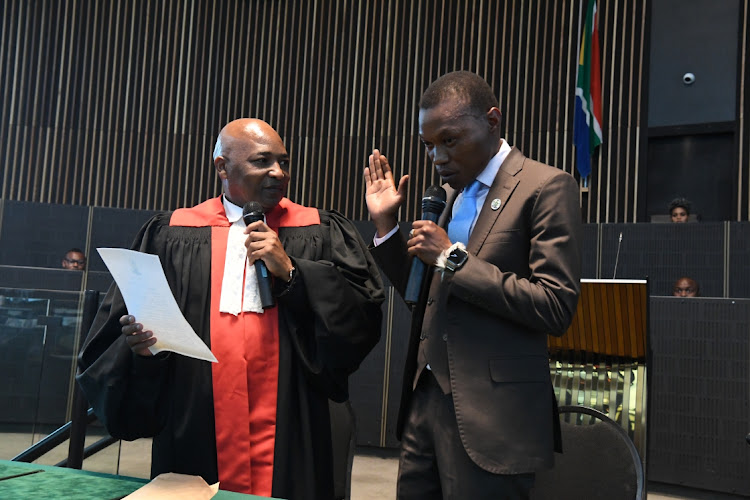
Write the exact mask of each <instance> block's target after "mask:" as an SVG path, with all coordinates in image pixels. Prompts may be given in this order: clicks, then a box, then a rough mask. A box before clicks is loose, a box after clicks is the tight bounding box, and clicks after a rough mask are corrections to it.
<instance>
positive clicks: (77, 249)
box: [65, 248, 86, 255]
mask: <svg viewBox="0 0 750 500" xmlns="http://www.w3.org/2000/svg"><path fill="white" fill-rule="evenodd" d="M71 252H77V253H81V254H83V255H86V254H85V253H83V250H81V249H80V248H71V249H70V250H68V251H67V252H65V255H68V254H69V253H71Z"/></svg>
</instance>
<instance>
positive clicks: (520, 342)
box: [372, 148, 581, 474]
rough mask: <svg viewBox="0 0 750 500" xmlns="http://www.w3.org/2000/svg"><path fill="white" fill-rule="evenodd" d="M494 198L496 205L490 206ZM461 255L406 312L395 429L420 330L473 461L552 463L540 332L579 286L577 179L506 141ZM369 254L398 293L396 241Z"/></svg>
mask: <svg viewBox="0 0 750 500" xmlns="http://www.w3.org/2000/svg"><path fill="white" fill-rule="evenodd" d="M444 187H445V188H446V192H447V194H448V203H447V206H446V209H445V211H444V213H443V215H442V217H441V219H440V221H439V222H438V223H439V224H440V225H441V226H442V227H447V222H448V219H449V216H450V213H451V207H452V205H453V201H454V200H455V199H456V195H457V192H455V191H454V190H453V189H451V188H450V187H449V186H447V185H446V186H444ZM493 200H500V206H499V207H497V208H496V209H493V208H492V202H493ZM495 205H497V202H495ZM467 250H468V251H469V259H468V261H467V262H466V264H465V265H464V266H463V267H462V268H461V269H459V270H458V271H456V272H455V273H453V274H452V273H445V275H444V276H443V277H442V279H441V274H440V273H434V274H433V275H432V277H431V284H430V286H429V289H427V287H425V288H426V290H425V292H424V293H423V294H422V296H421V297H420V300H419V302H418V304H417V305H416V306H415V308H414V313H413V316H412V329H411V335H410V340H409V347H408V354H407V361H406V369H405V373H404V380H403V392H402V396H401V408H400V412H399V420H398V426H397V435H398V437H399V438H400V437H401V431H402V429H403V422H404V421H405V418H406V414H407V411H408V409H409V403H410V399H411V394H412V384H413V382H414V379H415V377H416V375H417V373H416V372H417V351H418V347H419V342H420V333H422V332H424V334H426V335H428V336H436V337H433V338H440V339H445V346H446V349H447V355H448V366H449V371H450V383H451V393H452V396H453V402H454V406H455V410H456V419H457V420H458V427H459V432H460V435H461V440H462V442H463V445H464V448H465V449H466V451H467V453H468V454H469V456H470V457H471V458H472V460H474V462H475V463H476V464H477V465H479V466H480V467H482V468H483V469H485V470H487V471H489V472H493V473H498V474H515V473H524V472H532V471H536V470H539V469H541V468H545V467H549V466H551V464H552V462H553V449H554V447H555V446H554V445H555V430H556V426H559V422H558V420H557V414H556V404H555V401H554V394H553V392H552V385H551V382H550V374H549V361H548V359H549V358H548V352H547V335H548V334H549V335H555V336H560V335H562V334H563V333H565V331H566V330H567V328H568V326H569V325H570V322H571V320H572V318H573V314H574V313H575V310H576V305H577V303H578V294H579V291H580V274H581V215H580V206H579V192H578V185H577V183H576V181H575V179H574V178H573V177H572V176H571V175H569V174H567V173H565V172H563V171H562V170H560V169H557V168H553V167H549V166H547V165H544V164H542V163H539V162H537V161H534V160H530V159H528V158H526V157H524V156H523V154H522V153H521V152H520V151H518V150H517V149H516V148H513V150H512V151H511V152H510V153H509V154H508V156H507V157H506V159H505V161H503V164H502V165H501V167H500V170H499V171H498V173H497V176H496V177H495V180H494V182H493V184H492V186H491V187H490V191H489V193H488V195H487V199H486V201H485V203H484V206H483V207H482V210H481V212H480V214H479V218H478V219H477V222H476V225H475V227H474V230H473V231H472V233H471V237H470V239H469V244H468V246H467ZM372 253H373V255H374V256H375V259H376V261H378V263H379V264H380V265H381V267H382V269H383V271H384V272H385V273H386V275H387V276H388V278H389V279H390V280H391V282H392V283H393V284H394V286H395V287H396V288H397V289H398V290H399V291H400V292H401V293H402V294H403V292H404V290H405V288H406V281H407V280H408V269H409V265H410V262H409V258H408V256H407V254H406V242H405V239H404V238H403V236H402V235H400V234H399V235H396V236H394V237H392V238H390V239H389V240H388V241H386V242H384V243H383V244H382V245H380V246H378V247H375V248H372ZM423 336H424V335H423Z"/></svg>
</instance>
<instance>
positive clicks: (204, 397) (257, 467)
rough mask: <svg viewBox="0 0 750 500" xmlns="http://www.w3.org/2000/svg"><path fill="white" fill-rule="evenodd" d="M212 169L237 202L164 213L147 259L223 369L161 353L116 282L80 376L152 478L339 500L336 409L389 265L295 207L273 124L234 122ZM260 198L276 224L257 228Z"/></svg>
mask: <svg viewBox="0 0 750 500" xmlns="http://www.w3.org/2000/svg"><path fill="white" fill-rule="evenodd" d="M213 167H214V169H215V171H216V173H217V174H218V176H219V179H220V181H221V184H222V186H223V191H224V192H223V195H222V196H218V197H216V198H213V199H210V200H207V201H205V202H203V203H201V204H200V205H198V206H196V207H193V208H187V209H184V208H183V209H179V210H175V211H174V212H168V213H162V214H158V215H156V216H154V217H153V218H152V219H151V220H150V221H149V222H147V223H146V225H145V226H144V227H143V228H142V229H141V231H140V234H139V235H138V236H137V238H136V241H135V243H134V244H133V247H132V248H133V249H136V250H140V251H141V252H146V253H150V254H156V255H158V256H159V257H160V259H161V263H162V267H163V269H164V272H165V274H166V277H167V281H168V283H169V285H170V287H171V289H172V293H173V294H174V296H175V299H176V300H177V303H178V304H179V305H180V309H181V311H182V313H183V314H184V316H185V318H186V319H187V321H188V323H190V325H191V326H192V327H193V330H195V332H196V333H197V334H198V336H199V337H200V338H201V340H202V341H203V342H204V343H206V345H208V346H209V347H210V348H211V351H212V352H213V353H214V356H216V358H217V359H218V361H219V362H218V363H215V364H214V363H209V362H206V361H200V360H197V359H193V358H188V357H186V356H181V355H178V354H175V353H169V352H162V353H159V354H158V355H156V356H154V355H152V354H151V352H150V351H149V349H148V347H149V346H151V345H153V344H154V342H155V341H156V339H157V338H158V337H159V332H158V331H151V330H148V329H147V328H146V327H145V326H144V325H143V324H141V323H139V322H138V318H135V317H133V316H132V315H131V314H129V313H128V311H127V309H126V307H125V303H124V301H123V298H122V295H121V294H120V291H119V289H118V288H117V286H112V288H110V290H109V292H108V293H107V297H106V298H105V299H104V302H103V304H102V306H101V309H99V313H98V315H97V316H96V319H95V320H94V324H93V326H92V328H91V333H90V335H89V338H88V339H87V340H86V343H85V345H84V347H83V350H82V352H81V355H80V358H79V362H78V366H79V368H80V370H81V373H80V375H79V376H78V381H79V383H80V384H81V387H82V388H83V390H84V393H85V394H86V396H87V397H88V399H89V401H90V402H91V406H92V407H93V408H94V411H95V412H96V416H97V417H99V419H100V420H101V421H102V423H104V425H105V427H106V428H107V430H108V431H109V433H110V434H111V435H112V436H114V437H116V438H119V439H126V440H133V439H137V438H140V437H148V436H153V437H154V439H153V446H152V461H151V475H152V477H155V476H157V475H159V474H161V473H164V472H177V473H182V474H191V475H200V476H202V477H203V478H204V479H205V480H206V482H208V483H209V484H213V483H215V482H216V481H220V482H221V485H220V487H221V489H223V490H230V491H237V492H243V493H252V494H254V495H261V496H273V497H278V498H285V499H288V500H297V499H307V500H330V499H331V498H333V495H334V478H333V457H332V441H331V423H330V415H329V410H328V400H329V399H332V400H334V401H337V402H343V401H346V400H347V399H348V397H349V392H348V378H349V374H351V373H352V372H354V371H355V370H356V369H357V368H358V367H359V364H360V363H361V362H362V360H363V359H364V357H365V356H366V355H367V353H369V352H370V350H371V349H372V348H373V347H374V346H375V344H377V343H378V339H379V337H380V322H381V316H382V313H381V309H380V304H381V303H382V302H383V300H384V298H385V296H384V293H383V284H382V282H381V279H380V275H379V272H378V268H377V266H376V265H375V262H374V261H373V259H372V257H371V256H370V253H369V252H368V251H367V245H366V244H365V243H364V242H363V241H362V238H361V237H360V235H359V233H358V232H357V229H356V228H355V226H354V224H352V223H351V222H350V221H349V220H348V219H346V218H345V217H343V216H342V215H341V214H339V213H337V212H333V211H327V210H319V209H316V208H310V207H303V206H301V205H297V204H296V203H293V202H292V201H291V200H289V199H288V198H286V192H287V186H288V184H289V179H290V172H289V154H288V153H287V151H286V148H285V147H284V143H283V142H282V140H281V137H279V135H278V134H277V133H276V131H275V130H274V129H273V128H272V127H271V126H270V125H269V124H268V123H266V122H264V121H261V120H257V119H239V120H235V121H233V122H231V123H229V124H228V125H227V126H226V127H224V129H222V131H221V132H220V133H219V137H218V139H217V141H216V148H215V149H214V160H213ZM251 201H254V202H257V203H259V204H260V205H261V207H262V209H263V211H264V212H265V220H257V221H255V222H251V223H250V225H249V226H246V225H245V222H244V221H243V217H242V213H243V206H244V205H245V204H246V203H248V202H251ZM256 260H262V261H263V262H264V263H265V265H266V267H267V269H268V273H269V275H272V276H273V290H274V294H275V298H276V305H275V306H274V307H270V308H266V309H263V308H262V307H261V303H260V297H259V296H258V288H257V278H255V273H254V267H253V266H254V262H255V261H256ZM243 290H244V299H243Z"/></svg>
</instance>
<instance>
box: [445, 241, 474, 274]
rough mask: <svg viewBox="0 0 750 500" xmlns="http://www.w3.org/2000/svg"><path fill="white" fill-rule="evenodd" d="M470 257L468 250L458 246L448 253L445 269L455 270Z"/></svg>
mask: <svg viewBox="0 0 750 500" xmlns="http://www.w3.org/2000/svg"><path fill="white" fill-rule="evenodd" d="M468 258H469V254H468V253H467V252H466V250H464V249H463V248H459V247H456V248H454V249H453V250H452V251H451V253H449V254H448V258H447V259H445V269H446V270H448V271H450V272H455V271H457V270H458V269H460V268H461V266H463V265H464V264H465V263H466V260H467V259H468Z"/></svg>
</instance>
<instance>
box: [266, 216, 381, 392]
mask: <svg viewBox="0 0 750 500" xmlns="http://www.w3.org/2000/svg"><path fill="white" fill-rule="evenodd" d="M320 214H321V225H320V228H319V231H320V233H319V234H320V238H319V239H320V241H316V240H317V238H315V237H310V234H309V233H307V232H306V231H302V232H299V233H298V234H299V236H298V237H296V238H295V236H294V231H291V235H290V236H288V237H287V238H285V240H286V241H285V247H286V250H287V253H288V254H289V255H290V256H292V258H293V261H294V265H295V267H296V269H297V272H296V276H295V278H294V281H293V282H292V283H291V285H290V286H289V287H288V288H287V289H283V290H282V291H281V292H280V293H279V297H278V300H279V305H280V312H282V314H281V321H282V323H283V324H282V329H284V330H286V331H288V332H289V335H290V339H291V342H292V344H293V348H294V350H295V352H296V354H297V356H298V357H299V361H300V363H302V365H303V367H304V369H305V370H306V372H307V374H308V376H309V379H310V382H311V383H312V384H313V385H314V386H315V387H317V388H318V389H319V390H321V391H322V392H323V393H325V394H326V395H327V396H328V397H329V398H330V399H333V400H334V401H338V402H342V401H346V400H347V399H348V397H349V393H348V385H347V380H348V376H349V375H350V374H351V373H353V372H354V371H355V370H356V369H357V368H358V367H359V365H360V363H361V362H362V360H363V359H364V358H365V356H366V355H367V354H368V353H369V352H370V351H371V350H372V348H373V347H374V346H375V345H376V344H377V343H378V340H379V339H380V329H381V320H382V311H381V308H380V305H381V303H382V302H383V300H384V298H385V295H384V292H383V283H382V281H381V279H380V273H379V271H378V269H377V266H376V264H375V262H374V261H373V259H372V257H371V255H370V253H369V252H368V251H367V246H366V245H365V243H364V242H363V240H362V238H361V237H360V235H359V233H358V232H357V230H356V228H355V227H354V225H353V224H352V223H351V222H350V221H349V220H347V219H346V218H344V217H343V216H341V215H340V214H338V213H336V212H325V211H321V212H320ZM277 290H278V288H277Z"/></svg>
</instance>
